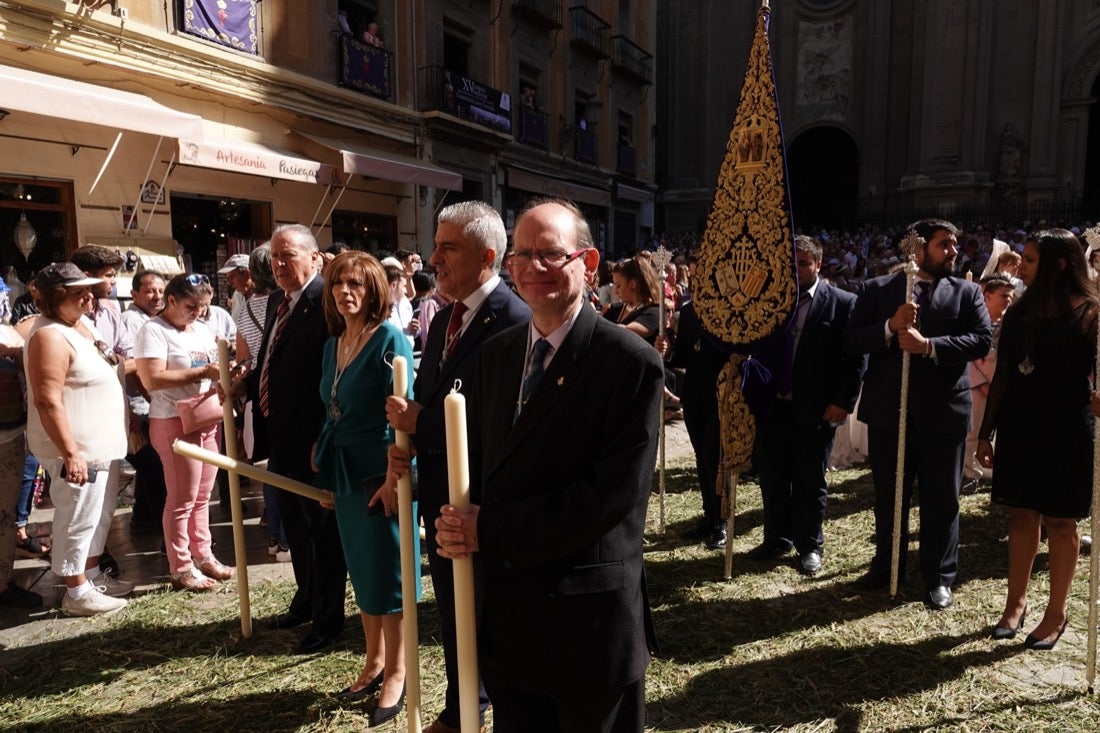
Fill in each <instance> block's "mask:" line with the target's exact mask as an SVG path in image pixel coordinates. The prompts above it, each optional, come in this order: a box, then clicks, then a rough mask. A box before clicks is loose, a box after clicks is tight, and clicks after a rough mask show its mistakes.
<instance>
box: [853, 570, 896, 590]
mask: <svg viewBox="0 0 1100 733" xmlns="http://www.w3.org/2000/svg"><path fill="white" fill-rule="evenodd" d="M889 585H890V574H889V573H880V572H878V571H877V570H868V571H867V572H866V573H864V574H863V575H861V576H860V577H859V579H857V580H856V582H855V586H856V587H857V588H859V589H860V590H882V589H883V588H886V587H888V586H889Z"/></svg>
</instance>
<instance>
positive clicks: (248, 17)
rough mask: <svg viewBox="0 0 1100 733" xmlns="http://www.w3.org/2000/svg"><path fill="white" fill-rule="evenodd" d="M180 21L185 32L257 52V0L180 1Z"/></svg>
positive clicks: (246, 50)
mask: <svg viewBox="0 0 1100 733" xmlns="http://www.w3.org/2000/svg"><path fill="white" fill-rule="evenodd" d="M182 20H183V24H182V30H183V31H184V32H185V33H191V34H193V35H196V36H199V37H201V38H204V39H206V40H207V41H212V42H213V43H217V44H220V45H222V46H229V47H230V48H233V49H236V50H237V51H244V52H245V53H251V54H255V53H256V45H257V44H256V0H183V19H182Z"/></svg>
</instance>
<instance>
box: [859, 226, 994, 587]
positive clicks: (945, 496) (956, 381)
mask: <svg viewBox="0 0 1100 733" xmlns="http://www.w3.org/2000/svg"><path fill="white" fill-rule="evenodd" d="M956 231H957V230H956V228H955V226H954V225H953V224H951V223H950V222H947V221H943V220H941V219H923V220H921V221H918V222H916V223H914V224H913V225H912V226H911V227H910V229H909V234H908V235H907V236H906V238H905V240H903V242H902V246H903V248H904V249H906V250H908V251H906V254H912V255H914V256H915V257H916V261H917V266H918V267H919V268H920V270H919V272H918V273H917V279H916V286H915V287H914V299H915V301H916V302H912V303H910V302H906V301H905V277H906V276H905V273H904V272H897V273H894V274H893V275H887V276H885V277H880V278H875V279H873V280H869V281H867V283H866V286H865V287H864V290H863V293H862V294H861V295H860V296H859V298H858V300H857V301H856V307H855V310H854V311H853V312H852V316H851V318H850V319H849V321H848V329H847V331H846V332H845V334H844V340H845V347H846V350H847V351H848V353H849V354H869V355H870V360H869V363H868V367H867V374H866V377H865V378H864V380H863V397H862V399H861V401H860V407H859V418H860V420H862V421H863V422H865V423H867V426H868V454H869V459H870V463H871V473H872V477H873V480H874V484H875V556H874V558H873V559H872V560H871V569H870V571H869V572H868V573H867V574H866V575H865V576H864V577H863V578H862V579H861V584H862V585H863V586H864V587H867V588H881V587H885V586H886V585H887V584H888V583H889V576H890V564H891V549H892V543H891V537H892V534H893V524H894V487H895V475H896V462H897V448H898V418H899V415H900V411H899V403H900V401H901V400H900V389H901V363H902V358H901V355H902V352H903V351H905V352H908V353H909V354H910V355H911V356H910V367H909V401H908V405H907V406H905V407H906V409H907V411H908V412H907V429H906V434H905V449H906V455H905V475H904V480H903V494H902V495H903V514H902V517H903V519H902V527H901V557H900V558H899V561H900V562H899V570H900V573H899V576H900V575H901V574H903V573H904V571H905V559H906V555H907V554H908V553H907V549H906V548H907V547H908V536H909V522H908V517H909V504H910V501H911V499H912V489H913V480H914V478H915V479H916V480H917V481H918V483H919V485H920V492H919V501H920V514H921V521H920V568H921V578H922V580H923V581H924V586H925V589H926V590H927V593H926V595H925V598H924V600H925V603H926V604H927V605H928V606H929V607H931V608H933V609H943V608H947V607H948V606H950V605H951V604H952V603H953V602H954V595H953V593H952V591H951V586H952V584H953V583H954V581H955V575H956V573H957V571H958V557H959V484H960V480H961V476H962V465H963V452H964V447H965V444H966V431H967V425H968V422H969V419H970V380H969V377H968V375H967V368H968V364H969V362H971V361H973V360H974V359H978V358H981V357H982V356H985V354H986V353H987V352H988V351H989V345H990V341H991V338H992V331H991V329H990V325H989V315H988V314H987V313H986V309H985V305H984V304H983V302H982V292H981V289H980V288H979V287H978V286H977V285H976V284H975V283H971V282H967V281H966V280H963V279H961V278H956V277H953V276H952V275H951V273H952V271H953V267H954V264H955V259H956V257H957V256H958V249H957V246H958V243H957V240H956V237H955V233H956Z"/></svg>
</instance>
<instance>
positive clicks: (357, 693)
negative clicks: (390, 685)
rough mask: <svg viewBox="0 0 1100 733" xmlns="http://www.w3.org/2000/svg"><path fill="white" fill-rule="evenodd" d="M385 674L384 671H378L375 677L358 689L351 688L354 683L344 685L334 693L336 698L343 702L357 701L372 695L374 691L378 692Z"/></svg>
mask: <svg viewBox="0 0 1100 733" xmlns="http://www.w3.org/2000/svg"><path fill="white" fill-rule="evenodd" d="M385 674H386V673H385V671H382V672H379V673H378V676H377V677H375V678H374V679H373V680H371V681H370V682H368V683H367V684H365V685H363V687H362V688H361V689H358V690H353V689H351V688H352V687H354V685H351V686H349V687H345V688H344V689H342V690H340V691H339V692H337V693H336V699H337V700H341V701H343V702H359V701H360V700H362V699H363V698H364V697H366V696H367V695H373V694H374V693H376V692H378V690H379V688H380V687H382V678H383V677H384V676H385Z"/></svg>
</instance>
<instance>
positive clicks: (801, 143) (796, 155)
mask: <svg viewBox="0 0 1100 733" xmlns="http://www.w3.org/2000/svg"><path fill="white" fill-rule="evenodd" d="M787 174H788V178H789V185H790V191H791V211H792V213H793V214H794V224H795V226H796V227H799V228H802V229H804V230H805V229H808V228H809V227H813V226H823V227H829V228H832V227H838V226H840V225H842V224H844V223H846V222H848V221H850V220H852V219H853V218H854V217H855V215H856V203H857V195H858V191H859V151H858V150H857V149H856V144H855V141H854V140H852V138H851V136H849V135H848V133H846V132H844V131H843V130H840V129H839V128H836V127H828V126H820V127H812V128H810V129H809V130H806V131H805V132H803V133H801V134H800V135H799V136H798V137H796V138H795V139H794V140H793V141H792V142H791V143H790V145H788V146H787Z"/></svg>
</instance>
